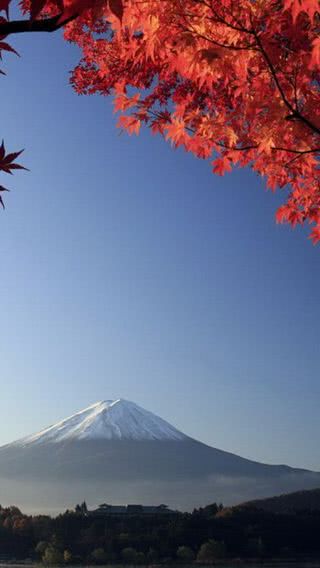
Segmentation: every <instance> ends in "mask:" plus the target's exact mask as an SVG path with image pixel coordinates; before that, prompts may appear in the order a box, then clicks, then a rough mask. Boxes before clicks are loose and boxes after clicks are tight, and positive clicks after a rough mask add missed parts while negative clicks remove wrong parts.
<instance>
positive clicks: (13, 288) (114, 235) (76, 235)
mask: <svg viewBox="0 0 320 568" xmlns="http://www.w3.org/2000/svg"><path fill="white" fill-rule="evenodd" d="M11 43H12V44H13V45H14V46H15V47H16V48H17V49H18V51H19V52H20V53H21V58H20V59H19V58H16V57H15V56H14V55H11V54H10V55H7V56H6V57H5V61H4V63H3V64H2V68H5V70H6V72H7V77H3V76H1V78H0V80H1V89H2V91H1V96H2V99H1V101H2V107H1V108H2V112H1V135H3V136H4V138H5V141H6V144H7V147H8V148H9V149H10V150H12V149H14V150H16V149H19V148H21V147H25V148H26V151H25V153H24V155H23V158H22V160H21V161H23V163H24V164H25V165H26V166H28V167H29V168H30V170H31V171H30V172H29V173H24V172H17V174H16V175H15V176H13V177H10V176H5V175H2V177H1V183H4V184H6V185H7V186H9V187H11V188H12V192H11V193H10V194H8V195H6V196H5V198H6V205H7V208H6V211H5V212H0V234H1V237H0V247H1V279H0V293H1V318H0V354H1V357H0V380H1V390H0V393H1V397H0V417H1V422H0V424H1V430H0V442H1V443H5V442H9V441H12V440H13V439H15V438H17V437H20V436H22V435H25V434H29V433H31V432H32V431H35V430H39V429H40V428H42V427H44V426H47V425H48V424H50V423H52V422H55V421H56V420H57V419H60V418H64V417H65V416H67V415H69V414H72V413H73V412H75V411H77V410H79V409H81V408H83V407H85V406H88V405H89V404H91V403H93V402H95V401H97V400H101V399H106V398H118V397H122V398H127V399H129V400H133V401H135V402H136V403H138V404H141V405H142V406H144V407H146V408H147V409H149V410H151V411H154V412H156V413H158V414H159V415H161V416H162V417H163V418H165V419H167V420H169V421H170V422H172V423H173V424H174V425H175V426H177V427H178V428H180V429H182V430H183V431H185V432H186V433H187V434H189V435H191V436H193V437H195V438H198V439H201V440H202V441H205V442H207V443H209V444H211V445H214V446H216V447H220V448H222V449H225V450H229V451H232V452H236V453H239V454H241V455H243V456H246V457H250V458H254V459H257V460H263V461H267V462H271V463H279V462H281V463H288V464H290V465H294V466H305V467H312V468H315V469H318V470H320V457H319V442H318V438H319V430H320V413H319V394H320V383H319V366H320V357H319V355H320V350H319V321H320V302H319V290H320V265H319V260H320V248H319V247H318V248H317V247H313V246H312V244H311V243H310V241H308V240H307V238H306V235H305V234H304V232H303V231H302V230H296V231H292V230H290V229H289V228H288V227H279V226H276V225H275V223H274V212H275V210H276V206H277V204H278V203H280V202H281V198H282V196H281V195H272V194H271V193H269V192H266V191H265V190H264V186H263V181H262V180H261V179H259V178H257V177H256V176H255V175H253V174H252V173H251V172H250V171H247V170H246V171H244V170H242V171H236V172H234V173H232V174H229V175H227V176H225V177H224V178H219V177H215V176H213V175H212V174H211V170H210V164H209V163H206V162H203V161H200V160H196V159H195V158H194V157H192V156H191V155H188V154H185V153H184V152H182V151H181V152H180V151H174V150H172V149H171V148H170V146H169V145H167V144H166V143H165V142H164V141H163V140H161V139H160V138H155V137H152V135H151V134H150V133H149V132H148V131H145V132H143V133H142V135H141V136H140V137H138V138H137V137H132V138H130V137H128V136H127V135H126V134H122V135H119V131H118V130H117V129H116V128H115V122H116V119H115V116H114V115H113V114H112V106H111V102H110V101H109V100H108V99H103V98H98V97H78V96H77V95H76V94H75V93H74V92H73V91H72V89H71V87H70V86H69V85H68V71H69V70H70V69H71V68H72V66H73V63H75V62H76V60H77V51H76V49H74V48H73V47H71V46H70V45H68V44H66V43H65V42H63V41H62V40H61V38H60V36H59V35H58V34H57V35H48V36H45V35H39V36H37V37H36V36H21V37H19V38H17V37H16V38H11Z"/></svg>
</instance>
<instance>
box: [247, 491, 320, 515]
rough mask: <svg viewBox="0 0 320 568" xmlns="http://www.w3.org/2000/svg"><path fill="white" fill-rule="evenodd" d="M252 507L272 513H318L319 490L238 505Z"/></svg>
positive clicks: (319, 507) (285, 494)
mask: <svg viewBox="0 0 320 568" xmlns="http://www.w3.org/2000/svg"><path fill="white" fill-rule="evenodd" d="M243 506H245V507H254V508H257V509H263V510H264V511H270V512H272V513H290V512H293V511H320V488H318V489H308V490H305V491H295V492H294V493H283V494H282V495H276V496H274V497H268V498H266V499H255V500H254V501H248V502H246V503H243V505H240V507H243Z"/></svg>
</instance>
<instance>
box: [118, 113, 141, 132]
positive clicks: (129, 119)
mask: <svg viewBox="0 0 320 568" xmlns="http://www.w3.org/2000/svg"><path fill="white" fill-rule="evenodd" d="M118 126H119V127H120V128H123V129H125V130H126V131H127V132H128V134H137V135H138V134H139V131H140V126H141V121H140V120H139V119H138V118H136V117H135V116H120V118H119V121H118Z"/></svg>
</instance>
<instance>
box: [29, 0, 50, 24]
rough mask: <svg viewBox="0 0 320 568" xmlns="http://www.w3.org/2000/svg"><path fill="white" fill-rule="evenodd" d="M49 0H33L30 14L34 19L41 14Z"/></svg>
mask: <svg viewBox="0 0 320 568" xmlns="http://www.w3.org/2000/svg"><path fill="white" fill-rule="evenodd" d="M47 2H48V0H31V3H30V15H31V19H32V20H35V19H36V18H37V16H39V14H40V13H41V12H42V10H43V8H44V7H45V5H46V4H47Z"/></svg>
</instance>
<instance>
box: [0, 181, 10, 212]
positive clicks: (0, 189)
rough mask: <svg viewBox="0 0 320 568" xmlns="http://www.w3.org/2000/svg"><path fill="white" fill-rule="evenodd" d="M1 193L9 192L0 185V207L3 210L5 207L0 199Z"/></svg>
mask: <svg viewBox="0 0 320 568" xmlns="http://www.w3.org/2000/svg"><path fill="white" fill-rule="evenodd" d="M3 191H10V190H9V189H7V188H6V187H3V185H0V205H1V206H2V208H3V209H5V205H4V202H3V198H2V195H1V193H2V192H3Z"/></svg>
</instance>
